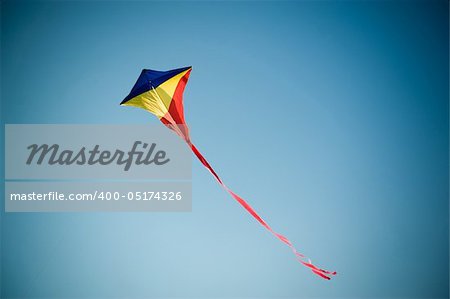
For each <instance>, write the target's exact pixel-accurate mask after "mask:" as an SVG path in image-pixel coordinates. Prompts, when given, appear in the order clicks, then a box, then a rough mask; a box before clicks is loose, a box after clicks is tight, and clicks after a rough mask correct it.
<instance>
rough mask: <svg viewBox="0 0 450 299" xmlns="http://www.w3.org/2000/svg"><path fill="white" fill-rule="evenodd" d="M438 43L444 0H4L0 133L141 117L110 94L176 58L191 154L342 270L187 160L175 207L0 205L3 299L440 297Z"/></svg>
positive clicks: (444, 290) (444, 225)
mask: <svg viewBox="0 0 450 299" xmlns="http://www.w3.org/2000/svg"><path fill="white" fill-rule="evenodd" d="M448 33H449V32H448V3H447V1H420V2H413V1H381V2H379V1H319V2H310V1H299V2H294V1H292V2H291V1H286V2H240V1H233V2H226V1H218V2H203V1H200V2H129V3H126V2H117V1H113V2H107V1H96V2H88V1H80V2H66V1H64V2H56V1H50V2H25V1H2V3H1V120H2V124H4V123H77V124H79V123H89V124H92V123H106V124H121V123H124V124H128V123H155V122H157V120H156V119H155V118H154V117H153V116H151V115H150V114H148V113H145V112H144V111H141V110H138V109H133V108H129V107H120V106H119V105H118V104H119V102H120V101H121V100H122V99H123V97H125V96H126V95H127V94H128V92H129V90H130V88H131V87H132V85H133V83H134V82H135V80H136V78H137V76H138V75H139V73H140V71H141V69H142V68H152V69H161V70H167V69H171V68H177V67H182V66H188V65H192V66H193V71H192V74H191V79H190V81H189V84H188V87H187V90H186V92H185V109H186V118H187V121H188V123H189V125H190V127H191V132H192V137H193V140H194V142H196V143H197V144H198V147H199V148H200V149H201V150H202V151H203V152H204V153H205V155H206V157H207V158H208V159H209V160H210V161H211V163H212V164H213V165H214V166H215V167H216V169H217V170H218V171H219V173H220V174H221V175H222V177H223V178H224V180H225V181H226V182H227V184H228V185H229V186H230V187H232V188H233V189H235V191H237V192H238V193H239V194H241V195H242V196H243V197H245V198H247V199H248V200H249V202H250V203H251V204H253V205H254V206H255V208H257V209H258V210H259V211H260V213H261V214H262V215H263V216H264V217H265V219H266V220H267V221H268V222H269V223H271V224H272V226H273V227H274V228H275V229H276V230H278V231H280V232H282V233H284V234H286V235H287V236H288V237H289V238H290V239H291V240H292V241H293V242H294V243H295V244H297V246H298V248H299V249H300V251H302V252H304V253H306V254H307V255H308V256H310V257H311V258H312V259H313V261H314V262H316V263H317V264H319V265H321V266H324V267H328V268H332V269H335V270H337V271H338V272H339V274H338V276H337V277H336V279H334V280H332V281H330V282H328V281H324V280H321V279H318V278H317V277H316V276H314V275H311V274H310V272H309V271H306V270H305V269H304V268H303V267H301V266H300V265H299V264H297V263H296V262H295V261H294V259H293V256H292V255H291V254H290V252H289V249H288V248H285V247H284V246H283V245H282V244H281V243H279V242H278V241H276V240H275V239H274V238H273V237H272V236H271V235H270V234H268V233H267V232H266V231H265V230H264V229H262V228H261V227H260V226H259V225H258V224H257V223H256V222H255V221H254V220H252V219H251V217H249V216H248V215H247V214H246V213H245V212H244V211H243V210H242V209H241V208H240V207H239V206H238V205H237V204H236V203H234V202H233V200H232V199H230V198H229V197H228V196H227V194H226V193H224V192H223V190H222V189H221V188H219V187H218V186H217V185H216V183H215V182H214V181H213V179H212V178H211V177H210V175H209V174H208V173H207V171H205V170H204V169H203V168H202V167H201V166H200V164H199V163H197V162H196V161H194V166H193V170H192V171H193V212H192V213H185V214H178V213H58V214H56V213H54V214H49V213H14V214H13V213H8V214H5V213H4V212H2V215H1V216H2V219H1V241H2V250H1V267H2V277H1V286H2V290H1V295H2V297H6V298H17V297H21V298H24V297H32V296H34V297H42V298H49V297H72V298H74V297H76V298H99V297H102V298H122V297H123V298H125V297H126V298H135V297H136V298H137V297H139V298H159V297H191V298H200V297H205V298H206V297H221V298H228V297H253V298H255V297H258V298H259V297H261V298H277V297H292V298H310V297H320V298H406V297H408V298H447V297H448V294H449V291H448V289H449V288H448V287H449V274H448V269H449V258H448V253H449V251H448V249H449V247H448V241H449V239H448V238H449V205H448V195H449V193H448V179H449V177H448V162H449V161H448V141H449V139H448V133H449V131H448V111H449V105H448V79H449V77H448V65H449V61H448V50H449V46H448ZM2 134H3V132H2ZM118 138H120V136H118ZM2 140H3V138H2ZM2 142H3V141H2ZM2 151H3V146H2ZM2 159H3V155H2ZM2 162H4V161H2ZM2 171H3V167H2Z"/></svg>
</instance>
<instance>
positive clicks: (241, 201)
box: [187, 141, 336, 280]
mask: <svg viewBox="0 0 450 299" xmlns="http://www.w3.org/2000/svg"><path fill="white" fill-rule="evenodd" d="M187 143H188V145H189V147H190V148H191V150H192V152H193V153H194V154H195V156H197V158H198V159H199V160H200V162H201V163H202V164H203V165H204V166H205V167H206V169H208V170H209V172H211V174H212V175H213V176H214V178H215V179H216V180H217V182H218V183H219V184H220V185H221V186H222V187H223V188H224V189H225V190H226V191H227V192H228V193H229V194H230V195H231V196H232V197H233V198H234V199H235V200H236V201H237V202H238V203H239V204H240V205H241V206H242V207H243V208H244V209H245V210H247V212H248V213H249V214H250V215H252V216H253V218H255V219H256V220H257V221H258V222H259V223H260V224H261V225H262V226H264V227H265V228H266V229H267V230H268V231H269V232H270V233H272V234H273V235H274V236H275V237H277V238H278V239H279V240H280V241H281V242H283V243H284V244H286V245H287V246H289V248H290V249H291V250H292V252H293V253H294V255H295V257H296V259H297V260H298V261H299V262H300V263H302V264H303V265H304V266H306V267H308V268H309V269H310V270H311V271H312V272H313V273H314V274H316V275H318V276H320V277H322V278H324V279H327V280H330V279H331V276H332V275H336V272H335V271H327V270H324V269H320V268H318V267H316V266H315V265H313V264H312V263H311V260H310V259H308V258H307V257H306V256H304V255H303V254H301V253H299V252H298V251H297V249H296V248H295V247H294V245H293V244H292V243H291V241H289V239H288V238H286V237H285V236H283V235H281V234H279V233H277V232H275V231H274V230H273V229H272V228H271V227H270V226H269V225H268V224H267V222H266V221H264V220H263V219H262V218H261V216H259V215H258V213H257V212H256V211H255V210H254V209H253V208H252V207H251V206H250V205H249V204H248V203H247V202H246V201H245V200H244V199H243V198H242V197H240V196H239V195H237V194H236V193H234V192H233V191H232V190H231V189H229V188H228V187H227V186H226V185H225V184H224V183H223V182H222V180H221V179H220V177H219V176H218V175H217V173H216V172H215V171H214V169H213V168H212V167H211V165H209V163H208V161H207V160H206V159H205V157H203V155H202V154H201V153H200V152H199V150H198V149H197V148H196V147H195V145H194V144H192V143H191V142H190V141H187ZM306 260H307V261H306Z"/></svg>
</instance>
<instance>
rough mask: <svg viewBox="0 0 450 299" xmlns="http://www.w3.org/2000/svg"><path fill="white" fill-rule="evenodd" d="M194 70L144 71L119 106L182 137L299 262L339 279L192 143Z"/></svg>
mask: <svg viewBox="0 0 450 299" xmlns="http://www.w3.org/2000/svg"><path fill="white" fill-rule="evenodd" d="M191 70H192V67H184V68H179V69H174V70H170V71H155V70H149V69H144V70H142V72H141V74H140V76H139V78H138V79H137V81H136V83H135V84H134V86H133V88H132V89H131V91H130V93H129V94H128V96H127V97H126V98H125V99H124V100H123V101H122V102H121V103H120V105H123V106H133V107H138V108H141V109H144V110H146V111H148V112H150V113H152V114H154V115H156V116H157V117H158V118H159V119H160V120H161V122H162V123H163V124H164V125H165V126H167V127H168V128H169V129H171V130H173V131H174V132H175V133H176V134H177V135H178V136H180V137H181V138H182V139H183V140H184V141H185V142H186V143H187V145H188V146H189V147H190V149H191V150H192V152H193V153H194V155H195V156H196V157H197V158H198V159H199V161H200V162H201V163H202V164H203V166H204V167H205V168H206V169H208V170H209V172H210V173H211V174H212V175H213V176H214V178H215V179H216V181H217V182H218V183H219V184H220V185H221V186H222V188H223V189H225V191H227V192H228V193H229V194H230V195H231V197H232V198H234V199H235V200H236V201H237V202H238V203H239V204H240V205H241V206H242V207H243V208H244V209H245V210H246V211H247V212H248V213H249V214H250V215H251V216H253V218H254V219H255V220H256V221H258V222H259V223H260V224H261V225H262V226H263V227H264V228H265V229H267V230H268V231H269V232H270V233H271V234H272V235H274V236H275V237H276V238H277V239H278V240H280V241H281V242H283V243H284V244H286V245H287V246H288V247H289V248H290V249H291V250H292V252H293V253H294V255H295V257H296V259H297V260H298V261H299V262H300V263H302V264H303V265H304V266H306V267H308V268H309V269H310V270H311V271H312V272H313V273H314V274H317V275H318V276H320V277H322V278H324V279H327V280H329V279H331V277H332V276H333V275H336V272H334V271H327V270H324V269H321V268H319V267H316V266H315V265H314V264H312V262H311V260H310V259H309V258H307V257H306V256H305V255H303V254H301V253H300V252H298V251H297V249H296V248H295V247H294V245H293V244H292V243H291V241H289V239H288V238H286V237H285V236H283V235H281V234H279V233H277V232H276V231H274V230H273V229H272V227H271V226H269V224H267V222H266V221H264V220H263V218H261V216H259V214H258V213H257V212H256V211H255V209H253V208H252V207H251V206H250V205H249V204H248V203H247V201H245V200H244V199H243V198H242V197H240V196H239V195H237V194H236V193H234V192H233V191H232V190H231V189H230V188H228V187H227V186H226V185H225V183H224V182H223V181H222V179H221V178H220V177H219V175H218V174H217V173H216V171H215V170H214V169H213V168H212V166H211V165H210V164H209V163H208V161H207V160H206V159H205V157H204V156H203V155H202V154H201V153H200V151H199V150H198V149H197V147H195V145H194V144H193V143H192V141H191V138H190V135H189V128H188V126H187V124H186V121H185V119H184V109H183V92H184V89H185V87H186V84H187V81H188V79H189V75H190V73H191Z"/></svg>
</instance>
